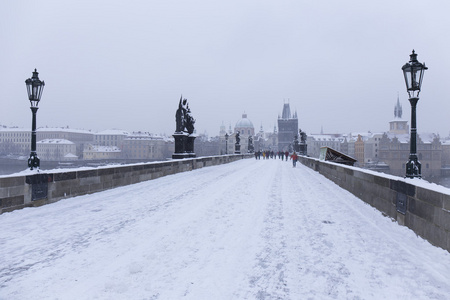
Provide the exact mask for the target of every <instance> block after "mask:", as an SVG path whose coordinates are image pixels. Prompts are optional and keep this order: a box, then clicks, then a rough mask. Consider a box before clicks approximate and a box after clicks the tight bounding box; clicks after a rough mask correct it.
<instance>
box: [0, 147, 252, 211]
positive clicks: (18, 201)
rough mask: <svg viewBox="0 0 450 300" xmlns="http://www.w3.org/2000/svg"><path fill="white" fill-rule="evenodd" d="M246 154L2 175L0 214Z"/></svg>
mask: <svg viewBox="0 0 450 300" xmlns="http://www.w3.org/2000/svg"><path fill="white" fill-rule="evenodd" d="M250 157H253V155H252V154H241V155H221V156H210V157H199V158H190V159H181V160H170V161H165V162H153V163H141V164H132V165H121V166H110V167H100V168H93V169H88V170H81V169H80V170H77V169H72V170H67V171H64V170H58V171H55V172H45V171H41V172H39V173H36V174H33V175H23V176H3V177H0V207H1V211H0V213H4V212H10V211H13V210H16V209H21V208H24V207H33V206H40V205H44V204H49V203H53V202H56V201H58V200H61V199H64V198H70V197H75V196H80V195H85V194H91V193H96V192H101V191H105V190H108V189H112V188H116V187H120V186H125V185H129V184H133V183H138V182H142V181H146V180H151V179H155V178H159V177H162V176H166V175H171V174H175V173H180V172H186V171H192V170H194V169H199V168H203V167H209V166H215V165H221V164H226V163H230V162H233V161H237V160H240V159H244V158H250Z"/></svg>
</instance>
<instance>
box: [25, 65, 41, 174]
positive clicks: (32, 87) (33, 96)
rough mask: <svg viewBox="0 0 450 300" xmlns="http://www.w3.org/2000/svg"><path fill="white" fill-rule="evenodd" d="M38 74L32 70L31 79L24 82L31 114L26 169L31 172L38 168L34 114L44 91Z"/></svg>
mask: <svg viewBox="0 0 450 300" xmlns="http://www.w3.org/2000/svg"><path fill="white" fill-rule="evenodd" d="M38 74H39V73H38V72H37V70H36V69H34V72H33V77H31V78H28V79H27V80H25V84H26V85H27V92H28V99H29V100H30V103H31V107H30V108H31V113H32V114H33V122H32V128H31V153H30V158H29V159H28V167H30V169H31V170H33V168H39V165H40V163H39V157H38V156H37V154H36V113H37V110H38V104H39V101H40V100H41V96H42V90H43V89H44V85H45V83H44V81H41V80H39V77H38Z"/></svg>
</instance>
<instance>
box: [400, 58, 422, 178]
mask: <svg viewBox="0 0 450 300" xmlns="http://www.w3.org/2000/svg"><path fill="white" fill-rule="evenodd" d="M409 56H410V60H409V63H406V64H405V65H404V66H403V67H402V70H403V75H404V76H405V83H406V90H407V92H408V95H409V102H410V103H411V142H410V152H409V153H410V154H409V161H408V162H407V163H406V177H408V178H415V177H417V178H421V177H422V174H421V170H422V166H421V164H420V162H419V160H418V158H417V149H416V144H417V126H416V106H417V102H418V101H419V93H420V88H421V86H422V80H423V73H424V71H425V70H427V69H428V68H427V67H426V66H425V63H423V64H422V63H420V62H419V61H418V60H417V54H416V53H415V52H414V50H413V51H412V54H410V55H409Z"/></svg>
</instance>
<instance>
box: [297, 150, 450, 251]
mask: <svg viewBox="0 0 450 300" xmlns="http://www.w3.org/2000/svg"><path fill="white" fill-rule="evenodd" d="M299 161H300V162H301V163H302V164H303V165H305V166H307V167H309V168H311V169H313V170H315V171H317V172H319V173H320V174H322V175H323V176H325V177H326V178H328V179H329V180H331V181H333V182H334V183H336V184H337V185H339V186H340V187H342V188H343V189H345V190H347V191H349V192H350V193H352V194H354V195H355V196H357V197H358V198H360V199H361V200H363V201H364V202H366V203H368V204H370V205H372V206H373V207H375V208H376V209H378V210H379V211H381V212H382V213H383V214H386V215H387V216H389V217H391V218H392V219H394V220H396V221H397V222H398V223H399V224H400V225H404V226H407V227H408V228H410V229H411V230H413V231H414V232H415V233H416V234H417V235H419V236H421V237H422V238H424V239H426V240H427V241H429V242H430V243H431V244H433V245H435V246H439V247H441V248H443V249H446V250H447V251H449V252H450V189H448V188H444V187H441V186H438V185H436V184H432V183H428V182H426V181H424V180H420V179H407V178H402V177H396V176H392V175H387V174H383V173H378V172H373V171H370V170H365V169H360V168H355V167H349V166H345V165H340V164H335V163H330V162H326V161H319V160H317V159H314V158H309V157H305V156H301V157H299Z"/></svg>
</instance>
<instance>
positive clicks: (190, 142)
mask: <svg viewBox="0 0 450 300" xmlns="http://www.w3.org/2000/svg"><path fill="white" fill-rule="evenodd" d="M172 136H173V138H174V139H175V153H173V154H172V158H173V159H183V158H191V157H195V152H194V140H195V138H196V136H193V135H189V134H188V133H187V132H175V133H174V134H173V135H172Z"/></svg>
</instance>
